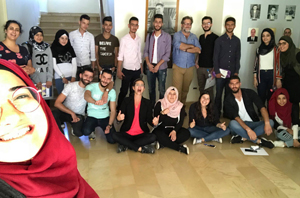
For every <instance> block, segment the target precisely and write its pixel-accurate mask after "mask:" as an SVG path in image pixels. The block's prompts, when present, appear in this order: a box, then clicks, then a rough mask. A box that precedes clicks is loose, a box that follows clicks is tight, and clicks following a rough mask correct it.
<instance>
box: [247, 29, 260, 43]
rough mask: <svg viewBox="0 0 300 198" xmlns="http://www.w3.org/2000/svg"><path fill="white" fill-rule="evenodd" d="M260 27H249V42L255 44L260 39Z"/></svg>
mask: <svg viewBox="0 0 300 198" xmlns="http://www.w3.org/2000/svg"><path fill="white" fill-rule="evenodd" d="M258 31H259V29H258V28H249V29H248V37H247V42H249V44H253V43H255V42H257V41H258Z"/></svg>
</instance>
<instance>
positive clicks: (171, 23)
mask: <svg viewBox="0 0 300 198" xmlns="http://www.w3.org/2000/svg"><path fill="white" fill-rule="evenodd" d="M178 8H179V0H146V17H145V18H146V23H145V24H146V31H145V32H146V34H145V38H146V36H147V33H149V32H152V31H153V30H154V27H153V17H154V15H155V14H162V15H163V27H162V30H163V31H165V32H167V33H169V34H170V35H173V34H174V33H175V32H177V23H178Z"/></svg>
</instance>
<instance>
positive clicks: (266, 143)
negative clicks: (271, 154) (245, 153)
mask: <svg viewBox="0 0 300 198" xmlns="http://www.w3.org/2000/svg"><path fill="white" fill-rule="evenodd" d="M259 145H260V146H264V147H267V148H270V149H272V148H274V146H275V145H274V143H273V142H272V141H271V140H267V139H266V138H261V140H260V144H259Z"/></svg>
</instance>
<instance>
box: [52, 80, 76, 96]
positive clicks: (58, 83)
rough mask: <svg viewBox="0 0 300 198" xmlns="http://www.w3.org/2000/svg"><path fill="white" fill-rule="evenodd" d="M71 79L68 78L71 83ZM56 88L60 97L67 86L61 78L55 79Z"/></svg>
mask: <svg viewBox="0 0 300 198" xmlns="http://www.w3.org/2000/svg"><path fill="white" fill-rule="evenodd" d="M71 78H72V77H66V79H67V80H68V81H71ZM55 87H56V90H57V94H58V95H59V94H60V93H61V92H62V90H63V89H64V87H65V84H64V83H63V81H62V79H61V78H57V79H55Z"/></svg>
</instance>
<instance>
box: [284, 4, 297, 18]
mask: <svg viewBox="0 0 300 198" xmlns="http://www.w3.org/2000/svg"><path fill="white" fill-rule="evenodd" d="M295 14H296V6H295V5H287V6H286V8H285V19H286V20H287V21H291V20H293V19H294V18H295Z"/></svg>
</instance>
